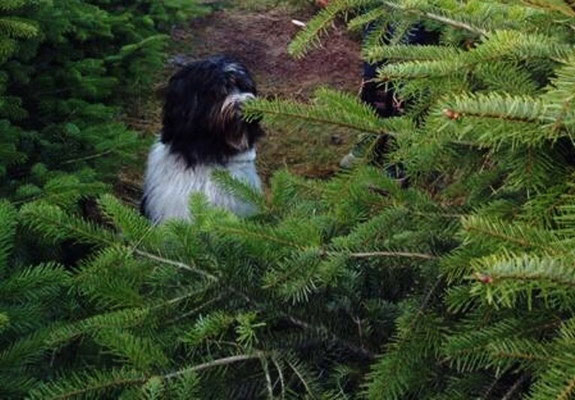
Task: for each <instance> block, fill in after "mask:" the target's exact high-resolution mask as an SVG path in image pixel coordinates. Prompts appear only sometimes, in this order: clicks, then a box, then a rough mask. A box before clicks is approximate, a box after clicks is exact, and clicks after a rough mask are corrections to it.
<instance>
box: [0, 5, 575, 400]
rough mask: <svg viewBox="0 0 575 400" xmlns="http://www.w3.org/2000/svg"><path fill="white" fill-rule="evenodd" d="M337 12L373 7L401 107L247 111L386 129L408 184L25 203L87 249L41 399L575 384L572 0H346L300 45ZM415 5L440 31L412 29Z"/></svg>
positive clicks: (358, 393)
mask: <svg viewBox="0 0 575 400" xmlns="http://www.w3.org/2000/svg"><path fill="white" fill-rule="evenodd" d="M342 15H343V16H346V15H347V16H348V18H349V22H348V23H349V25H350V28H352V29H357V28H359V27H361V26H363V25H365V24H368V23H372V24H373V26H375V27H376V28H375V29H374V30H373V32H372V33H371V34H370V37H369V40H367V42H366V45H365V49H364V54H365V57H366V59H367V60H370V61H373V62H376V61H380V60H386V64H385V65H383V66H382V67H381V68H380V70H379V77H378V80H379V82H381V84H382V85H384V84H386V83H393V84H394V87H395V88H396V89H397V91H398V95H399V96H401V97H402V98H404V99H405V100H406V101H407V104H408V106H407V110H406V113H405V114H404V115H402V116H400V117H394V118H389V119H381V118H378V117H377V115H376V113H375V111H374V110H372V109H371V108H370V107H369V106H367V105H364V104H361V103H360V102H359V101H358V100H357V99H355V98H354V97H353V96H351V95H347V94H342V93H337V92H334V91H332V90H328V89H322V90H319V91H318V92H317V96H316V98H315V99H314V100H313V101H312V102H311V103H309V104H300V103H296V102H289V101H279V100H266V99H263V100H257V101H254V102H252V103H251V104H249V106H248V107H247V110H246V111H247V117H248V118H254V117H260V116H263V117H264V118H265V120H266V121H267V122H268V123H269V124H271V126H273V124H274V123H281V124H284V125H286V124H288V125H289V124H305V126H322V127H326V126H332V125H335V126H339V127H345V128H348V129H352V130H354V131H357V132H358V133H360V132H361V133H365V132H367V133H372V134H375V135H384V134H385V135H391V136H393V138H394V139H395V148H394V151H393V152H392V153H391V154H389V156H388V160H387V162H389V163H395V162H398V161H400V162H401V163H402V164H403V165H404V166H405V169H406V173H407V174H408V176H409V182H410V186H409V187H408V188H403V187H402V185H401V184H400V182H397V181H395V180H394V179H392V178H390V177H389V176H387V174H386V172H385V169H383V168H379V167H378V166H370V165H360V166H358V167H356V168H355V169H354V170H352V171H349V172H342V173H341V174H340V175H338V176H337V177H335V178H333V179H331V180H327V181H310V180H304V179H301V178H297V177H295V176H292V175H291V174H289V173H288V172H285V171H280V172H278V173H276V175H275V176H274V177H273V179H272V182H271V187H270V191H269V194H268V195H267V196H260V195H258V194H256V193H253V192H252V191H251V190H250V189H249V188H247V187H245V186H244V185H242V184H240V183H238V182H234V181H232V180H231V179H230V178H229V177H228V176H226V175H223V174H219V175H218V179H219V180H220V183H221V184H222V185H223V186H225V187H227V188H228V189H229V190H231V191H234V192H235V193H236V194H237V195H238V196H241V197H244V198H246V199H247V200H249V201H252V202H253V203H254V204H256V205H257V206H258V207H259V209H260V213H259V214H258V215H257V216H255V217H253V218H252V219H249V220H240V219H238V218H236V217H235V216H233V215H230V214H228V213H226V212H224V211H221V210H217V209H211V208H210V207H209V206H208V205H207V203H206V201H205V199H203V198H202V197H193V198H192V199H191V200H190V207H192V208H193V215H194V216H195V218H194V221H193V222H192V223H188V222H182V221H173V222H170V223H167V224H165V225H161V226H152V225H150V223H149V222H148V221H147V220H145V219H144V218H143V217H141V216H140V215H138V214H137V212H136V211H135V210H132V209H131V208H129V207H127V206H125V205H122V204H121V203H120V202H119V201H118V200H117V199H115V198H113V197H112V196H109V195H105V196H103V197H101V198H100V202H99V204H100V207H101V210H102V213H103V214H104V216H105V218H106V224H105V225H97V224H94V223H92V222H88V221H86V220H83V219H82V218H79V217H78V216H77V215H75V214H74V212H73V211H69V210H65V209H62V208H61V207H59V206H58V205H55V204H50V203H49V202H45V201H36V202H34V203H30V204H27V205H26V206H24V207H23V208H22V209H21V211H20V217H21V218H22V221H23V222H24V223H25V226H26V232H34V234H39V235H42V236H43V237H45V238H46V239H47V240H52V241H54V242H56V243H57V242H61V241H64V240H75V241H79V242H81V243H89V244H91V245H92V246H94V249H95V251H94V254H93V255H92V256H90V257H89V258H87V259H86V260H84V261H83V262H82V263H81V265H80V266H79V267H78V269H77V270H76V271H74V272H73V273H72V274H71V277H70V279H71V280H72V283H71V286H72V287H73V289H74V293H76V294H77V296H78V297H77V299H78V301H77V308H76V309H75V312H74V313H73V314H71V315H70V317H69V319H67V320H66V324H65V325H64V326H62V327H60V328H59V329H58V330H57V331H54V333H53V334H52V335H53V336H52V337H51V340H50V341H48V342H47V344H46V348H51V349H52V350H53V351H54V360H56V362H55V363H54V364H53V365H54V369H55V370H56V372H55V376H45V377H43V378H42V382H39V383H37V384H35V385H34V389H33V390H32V391H31V392H30V393H29V397H31V398H42V399H45V398H74V397H76V398H90V397H92V398H94V397H100V398H102V397H105V398H142V397H144V398H189V397H193V396H196V397H197V398H202V399H209V398H326V399H354V398H369V399H413V398H417V399H467V398H469V399H471V398H474V399H475V398H487V399H494V398H498V399H501V398H503V399H511V398H520V397H522V398H528V399H534V400H535V399H537V400H541V399H569V398H573V397H575V384H574V382H575V359H574V358H573V347H574V346H575V339H574V337H575V324H574V322H573V321H574V317H575V315H574V309H573V304H575V297H574V294H573V293H574V292H573V290H572V289H573V276H574V275H573V272H574V267H573V265H572V264H573V263H572V262H571V259H572V257H573V253H574V238H575V236H574V235H575V230H574V228H573V226H574V225H573V221H575V215H574V211H575V198H574V193H573V185H572V184H571V182H570V179H571V178H572V176H573V175H574V173H575V171H574V169H575V168H574V163H573V156H574V149H573V145H572V137H571V135H572V132H573V129H574V124H575V119H574V115H573V107H571V103H572V100H573V96H574V93H575V88H574V82H575V79H574V77H575V54H574V50H573V44H574V41H575V35H574V34H573V29H572V22H573V17H574V16H575V11H574V10H573V7H572V4H571V3H568V2H562V1H557V0H538V1H536V2H519V1H511V2H510V1H505V2H499V1H495V0H492V1H481V2H480V1H475V0H471V1H469V2H466V3H456V2H450V1H438V2H436V1H427V0H422V1H417V2H412V1H404V0H398V1H385V2H380V1H370V0H334V1H333V2H332V3H330V6H328V8H326V9H325V10H324V11H321V12H320V13H319V14H318V15H317V16H316V17H315V18H314V19H313V20H312V21H310V23H309V24H308V25H307V28H306V29H305V30H304V31H302V33H301V34H300V35H299V36H298V37H296V39H295V40H294V42H293V43H292V46H291V51H292V52H293V53H294V54H295V55H303V54H304V53H305V52H306V51H309V50H311V49H312V48H313V45H314V44H316V43H317V41H318V34H321V33H322V32H323V31H324V30H325V29H326V28H328V27H329V26H330V24H331V22H332V21H333V19H334V18H337V17H338V16H342ZM418 24H424V25H425V26H426V28H427V29H429V30H433V31H435V32H437V34H438V35H439V36H440V45H437V46H407V45H404V44H401V39H402V37H403V35H404V34H405V32H409V30H410V27H412V26H415V25H418ZM390 25H391V26H392V27H393V29H389V26H390ZM390 32H393V33H392V34H391V36H392V37H391V38H389V37H388V38H387V39H386V40H382V38H383V37H384V36H385V35H390ZM390 39H391V40H390ZM14 340H17V338H14V337H12V336H7V338H6V339H5V342H6V343H10V342H12V341H14ZM63 349H65V350H66V351H63ZM72 350H73V351H72ZM70 354H75V356H70ZM35 365H38V364H35Z"/></svg>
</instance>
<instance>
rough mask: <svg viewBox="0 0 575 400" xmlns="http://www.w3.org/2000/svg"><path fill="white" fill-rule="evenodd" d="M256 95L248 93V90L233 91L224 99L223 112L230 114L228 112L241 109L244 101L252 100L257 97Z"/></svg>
mask: <svg viewBox="0 0 575 400" xmlns="http://www.w3.org/2000/svg"><path fill="white" fill-rule="evenodd" d="M255 97H256V96H254V94H253V93H248V92H244V93H232V94H230V95H228V97H226V99H225V100H224V102H223V104H222V113H223V114H228V113H232V112H237V111H239V110H240V109H239V106H240V105H241V104H242V103H245V102H246V101H248V100H250V99H255Z"/></svg>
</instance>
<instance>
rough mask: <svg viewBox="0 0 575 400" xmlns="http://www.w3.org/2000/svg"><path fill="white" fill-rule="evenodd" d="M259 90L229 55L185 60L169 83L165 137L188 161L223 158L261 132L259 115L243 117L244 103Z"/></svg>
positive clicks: (191, 163) (251, 142) (249, 145)
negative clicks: (257, 116) (184, 64)
mask: <svg viewBox="0 0 575 400" xmlns="http://www.w3.org/2000/svg"><path fill="white" fill-rule="evenodd" d="M256 94H257V93H256V86H255V83H254V80H253V79H252V77H251V75H250V73H249V71H248V70H247V69H246V68H245V67H244V66H243V65H242V64H241V63H240V62H238V61H236V60H234V59H232V58H230V57H226V56H214V57H210V58H207V59H205V60H201V61H196V62H193V63H191V64H189V65H186V66H185V67H183V68H182V69H181V70H180V71H178V72H177V73H176V74H175V75H173V76H172V77H171V79H170V82H169V84H168V87H167V90H166V99H165V104H164V112H163V128H162V137H161V140H162V142H163V143H164V144H168V145H170V148H171V150H172V151H173V152H175V153H177V154H179V155H181V156H183V157H184V159H185V160H186V162H187V163H188V165H189V166H192V167H193V166H194V165H196V164H198V163H224V162H225V161H226V160H227V159H229V157H231V156H233V155H235V154H238V153H240V152H243V151H246V150H248V149H250V148H252V147H253V145H254V143H255V142H256V140H257V139H258V138H259V137H260V136H262V135H263V131H262V129H261V128H260V125H259V122H258V121H249V122H248V121H245V120H244V119H243V118H242V112H241V108H242V104H243V103H244V102H245V101H247V100H249V99H252V98H254V97H255V96H256Z"/></svg>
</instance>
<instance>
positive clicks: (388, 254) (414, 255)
mask: <svg viewBox="0 0 575 400" xmlns="http://www.w3.org/2000/svg"><path fill="white" fill-rule="evenodd" d="M349 257H351V258H371V257H407V258H422V259H424V260H435V259H437V257H436V256H434V255H432V254H424V253H409V252H404V251H372V252H368V253H351V254H349Z"/></svg>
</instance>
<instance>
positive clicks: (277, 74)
mask: <svg viewBox="0 0 575 400" xmlns="http://www.w3.org/2000/svg"><path fill="white" fill-rule="evenodd" d="M313 13H314V10H313V9H311V8H309V9H304V10H302V9H301V7H300V8H294V7H285V6H277V7H271V8H267V9H264V10H261V9H258V10H254V9H246V8H242V7H231V8H226V9H222V10H219V11H216V12H214V13H212V14H210V15H208V16H206V17H204V18H199V19H195V20H192V21H191V22H190V23H189V24H187V25H184V26H180V27H178V28H176V29H174V30H173V33H172V38H173V45H172V57H171V58H170V59H171V65H170V66H169V67H168V68H167V70H166V71H165V74H164V75H163V77H162V80H163V81H164V82H165V80H166V79H167V78H168V76H169V75H170V74H171V73H172V72H173V71H174V70H175V68H176V67H174V66H173V65H174V64H175V62H180V63H181V62H182V61H191V60H196V59H200V58H202V57H205V56H208V55H214V54H229V55H232V56H234V57H236V58H238V59H239V60H241V61H242V62H243V63H245V65H246V66H247V67H248V68H249V69H250V70H251V72H252V73H253V75H254V77H255V79H256V82H257V84H258V90H259V92H260V95H262V96H268V97H280V98H292V99H298V100H301V101H306V100H307V99H308V98H309V97H310V95H311V94H312V93H313V91H314V90H315V89H317V88H318V87H320V86H329V87H332V88H336V89H340V90H344V91H348V92H351V93H354V94H355V93H357V92H358V90H359V87H360V84H361V73H362V71H361V58H360V45H359V41H358V40H355V39H353V38H351V37H350V36H349V35H348V33H347V32H346V30H345V27H342V26H339V25H336V26H334V27H333V29H332V30H331V31H330V34H329V36H328V37H327V40H326V41H325V46H324V47H322V48H319V49H316V50H314V51H312V52H310V53H309V54H308V55H307V56H306V57H304V58H302V59H294V58H293V57H291V56H290V55H289V54H288V53H287V46H288V44H289V43H290V41H291V39H292V38H293V37H294V36H295V34H296V33H297V32H298V30H299V29H301V28H300V27H298V26H296V25H295V24H293V23H292V22H291V21H292V19H297V20H301V21H307V20H309V18H311V16H313ZM160 86H161V85H160ZM151 108H152V110H153V111H152V112H147V113H146V115H147V118H146V119H147V120H146V121H143V122H144V126H139V127H138V126H137V125H138V124H137V123H136V124H132V125H136V126H135V127H136V128H139V129H142V128H143V130H145V131H147V132H154V133H155V132H158V131H159V129H160V124H159V121H160V111H159V104H158V103H157V102H156V103H155V104H154V105H152V106H151ZM266 133H267V135H266V137H265V138H264V139H263V140H262V141H261V142H260V144H259V147H258V169H259V171H260V173H261V175H262V177H263V178H264V180H265V181H267V179H268V178H269V177H270V175H271V174H272V173H273V171H275V170H277V169H279V168H286V167H287V168H288V169H289V170H290V171H292V172H294V173H297V174H300V175H303V176H306V177H314V178H323V177H327V176H330V175H332V174H333V173H334V172H335V171H336V170H337V169H338V163H339V160H340V159H341V157H342V156H343V155H345V154H346V153H347V152H348V151H349V149H350V147H351V146H352V145H353V143H354V137H355V136H354V135H353V134H352V133H349V132H345V131H335V130H332V129H329V128H328V129H322V130H319V131H318V130H313V131H307V132H306V131H304V130H298V129H291V130H287V129H280V128H274V129H271V128H269V127H266ZM124 178H127V180H131V181H132V182H133V181H134V180H136V181H137V180H138V178H136V177H134V176H132V179H130V178H129V177H128V176H124ZM134 178H135V179H134Z"/></svg>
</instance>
